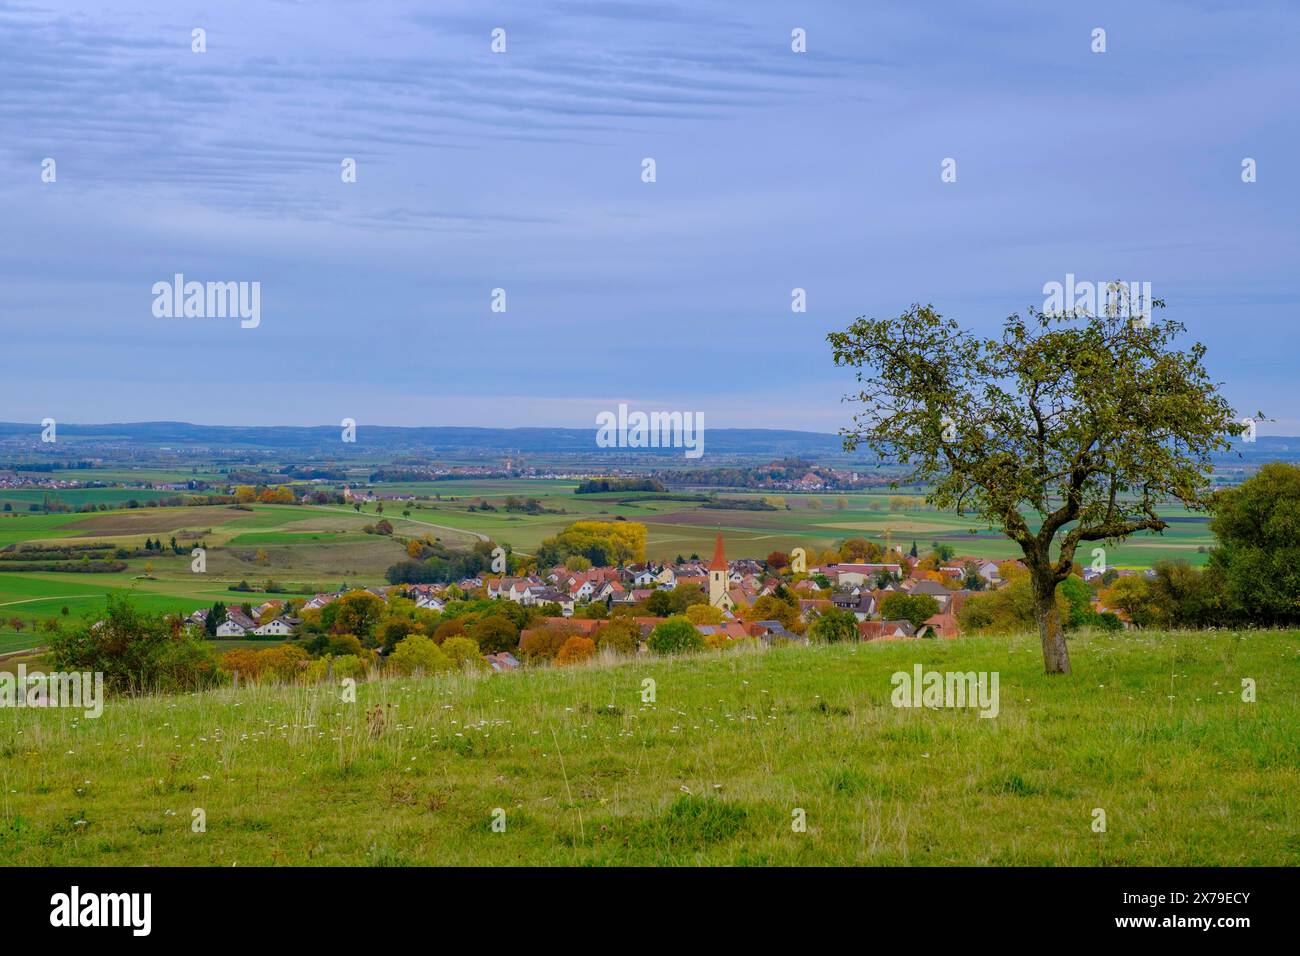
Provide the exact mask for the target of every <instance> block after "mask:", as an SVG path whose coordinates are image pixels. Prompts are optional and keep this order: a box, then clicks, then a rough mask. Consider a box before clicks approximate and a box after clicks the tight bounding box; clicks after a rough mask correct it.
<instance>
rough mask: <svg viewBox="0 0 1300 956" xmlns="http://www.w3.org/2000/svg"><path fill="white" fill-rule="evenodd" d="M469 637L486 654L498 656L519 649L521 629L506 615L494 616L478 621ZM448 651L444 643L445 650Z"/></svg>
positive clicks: (470, 630) (471, 629) (470, 631)
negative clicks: (503, 652)
mask: <svg viewBox="0 0 1300 956" xmlns="http://www.w3.org/2000/svg"><path fill="white" fill-rule="evenodd" d="M469 636H470V637H472V638H473V639H474V641H475V642H476V643H477V645H478V647H479V649H480V650H481V651H482V652H483V653H484V654H498V653H500V652H502V651H513V650H516V649H517V648H518V647H519V628H517V627H515V625H514V622H513V621H511V620H510V618H508V617H506V616H505V615H504V614H492V615H489V616H487V617H484V618H482V619H481V620H479V621H476V622H475V623H474V625H473V626H472V627H471V628H470V629H469ZM446 649H447V648H446V644H445V643H444V644H443V650H446Z"/></svg>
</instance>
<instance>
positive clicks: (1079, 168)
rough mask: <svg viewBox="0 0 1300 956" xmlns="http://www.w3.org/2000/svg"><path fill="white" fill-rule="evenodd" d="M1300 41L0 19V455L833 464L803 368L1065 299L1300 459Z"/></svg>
mask: <svg viewBox="0 0 1300 956" xmlns="http://www.w3.org/2000/svg"><path fill="white" fill-rule="evenodd" d="M1097 28H1101V29H1103V30H1105V46H1106V49H1105V52H1102V53H1098V52H1093V46H1094V38H1093V32H1094V30H1095V29H1097ZM195 29H202V30H203V31H205V40H206V51H205V52H194V49H193V46H194V42H195V41H194V39H193V36H194V35H193V31H194V30H195ZM496 29H500V30H504V31H505V33H504V38H505V51H504V52H494V51H493V49H492V43H493V36H492V34H493V31H494V30H496ZM795 29H800V30H803V31H804V35H805V36H806V52H802V53H797V52H795V51H794V50H793V49H792V39H791V37H792V31H793V30H795ZM1298 35H1300V6H1297V5H1296V4H1294V3H1287V2H1276V3H1274V2H1253V3H1252V2H1231V3H1229V2H1223V3H1218V2H1168V0H1153V2H1144V3H1142V4H1134V3H1130V2H1118V3H1106V2H1088V3H1056V2H1053V3H1040V2H1027V0H1026V2H1016V3H1010V2H1007V3H997V2H988V3H979V4H975V3H969V2H966V0H961V2H928V3H916V2H914V0H912V2H900V3H890V2H872V3H849V2H803V3H798V4H793V3H789V2H768V0H746V2H744V3H738V2H726V3H718V2H711V0H690V2H683V3H667V2H665V3H653V2H648V0H626V2H624V0H604V2H597V0H563V2H559V0H557V2H547V0H527V2H510V3H506V2H495V0H438V2H424V3H416V2H384V0H376V2H369V3H362V2H357V0H348V2H332V0H313V2H291V0H255V2H250V0H223V2H220V3H216V2H207V3H191V2H187V0H125V2H114V0H105V2H97V3H94V4H70V3H63V2H42V0H30V2H28V0H20V2H9V0H0V283H2V285H3V293H0V420H2V421H28V420H30V421H33V422H38V421H40V420H41V419H43V418H45V417H52V418H54V419H56V420H57V421H59V422H76V423H92V422H119V421H142V420H151V421H156V420H180V421H191V422H196V423H202V424H229V425H274V424H283V425H310V424H332V423H336V422H338V421H340V420H341V419H342V418H343V417H351V418H353V419H355V420H357V421H358V422H361V423H367V422H368V423H373V424H386V425H475V426H501V427H514V426H529V425H551V426H588V427H590V426H592V425H593V422H594V419H595V416H596V415H597V414H598V413H599V412H600V411H603V410H609V409H614V408H617V405H618V403H620V402H627V403H629V404H630V405H631V406H632V407H634V408H641V409H646V410H652V409H654V410H668V411H674V410H680V411H689V412H701V413H703V415H704V419H705V422H706V425H707V426H709V427H733V426H734V427H773V428H801V429H809V430H814V431H827V432H832V431H835V430H837V429H838V428H839V427H841V426H843V425H846V424H848V421H849V418H850V416H851V414H852V411H853V409H852V406H850V405H845V404H844V403H843V402H842V401H841V399H842V397H843V396H844V394H845V393H846V392H848V391H851V390H852V386H853V380H852V375H851V373H850V372H848V371H846V370H844V369H837V368H835V367H834V365H833V363H832V361H831V356H830V350H829V347H828V346H827V343H826V341H825V336H826V333H827V332H829V331H831V330H834V329H841V328H844V327H846V326H847V325H848V324H849V323H850V322H851V321H852V320H853V319H854V318H855V317H857V316H860V315H867V316H873V317H886V316H892V315H897V314H899V313H901V312H903V311H905V310H906V309H907V308H908V307H909V305H911V304H912V303H914V302H920V303H929V304H932V305H933V306H934V307H935V308H936V309H937V310H938V311H940V312H941V313H943V314H944V315H947V316H951V317H953V318H956V319H957V320H958V321H960V322H961V323H962V324H963V325H964V326H966V327H968V328H970V329H972V330H975V331H977V332H982V333H986V334H991V333H993V332H994V331H995V330H996V329H997V328H998V327H999V326H1000V324H1001V321H1002V320H1003V319H1004V318H1005V317H1006V316H1007V315H1008V314H1010V313H1013V312H1020V313H1022V314H1023V312H1024V311H1025V310H1026V308H1027V307H1029V306H1035V307H1041V306H1042V305H1043V300H1044V295H1043V286H1044V284H1045V283H1048V282H1053V281H1056V282H1064V281H1065V276H1066V275H1067V273H1072V274H1074V275H1075V276H1076V278H1077V280H1079V281H1083V280H1089V281H1099V282H1105V281H1108V280H1111V279H1116V278H1119V279H1124V280H1127V281H1147V282H1150V283H1151V286H1152V291H1153V294H1154V295H1155V296H1156V297H1157V298H1161V299H1164V300H1165V301H1166V303H1167V304H1168V308H1167V310H1166V312H1165V313H1164V315H1165V317H1167V318H1175V319H1177V320H1179V321H1181V322H1183V323H1184V324H1185V325H1186V326H1187V328H1188V337H1189V338H1188V341H1190V340H1192V339H1195V340H1197V341H1201V342H1204V343H1205V345H1206V346H1207V347H1208V353H1207V358H1206V363H1207V365H1208V367H1209V369H1210V372H1211V374H1212V376H1213V377H1214V378H1215V379H1216V380H1218V381H1220V382H1222V383H1223V391H1224V394H1225V395H1226V396H1227V398H1228V399H1229V400H1230V401H1231V402H1232V403H1233V404H1234V406H1235V407H1236V408H1237V409H1238V411H1239V412H1240V413H1242V414H1253V413H1254V412H1255V411H1257V410H1262V411H1263V412H1264V413H1265V414H1266V415H1267V417H1269V418H1270V419H1274V421H1271V422H1267V423H1265V424H1262V425H1261V426H1260V427H1259V433H1260V434H1265V435H1267V434H1285V435H1294V434H1300V389H1297V388H1296V387H1295V385H1296V381H1297V374H1296V363H1297V358H1300V321H1298V320H1300V306H1298V303H1300V230H1297V228H1296V227H1297V222H1300V215H1298V213H1300V208H1298V207H1300V203H1298V202H1297V200H1298V199H1300V189H1298V188H1297V184H1296V169H1297V164H1298V163H1300V124H1298V123H1297V112H1296V103H1297V102H1300V67H1297V65H1296V58H1295V52H1294V43H1295V38H1296V37H1297V36H1298ZM1248 157H1249V158H1251V159H1254V160H1255V164H1256V176H1257V179H1256V181H1255V182H1252V183H1245V182H1243V181H1242V161H1243V159H1245V158H1248ZM346 158H351V159H354V160H355V162H356V181H355V182H344V181H343V176H342V175H341V169H342V166H341V164H342V163H343V161H344V160H345V159H346ZM647 158H651V159H653V160H654V163H655V181H654V182H644V181H643V161H644V160H645V159H647ZM949 158H951V159H953V160H955V161H956V181H954V182H943V181H942V179H941V175H940V174H941V164H942V163H943V161H944V160H945V159H949ZM46 159H53V160H54V161H55V165H54V173H55V176H54V181H53V182H46V181H43V170H44V169H45V168H46V167H45V166H44V161H45V160H46ZM176 273H181V274H183V275H184V276H185V277H186V279H187V280H197V281H204V282H206V281H237V282H250V283H251V282H258V283H260V294H261V310H260V323H259V324H258V325H257V326H256V327H255V328H242V327H241V324H240V323H239V321H238V320H233V319H229V318H197V317H188V318H186V317H170V318H168V317H159V316H157V315H155V314H154V308H153V306H154V293H153V291H152V290H153V286H154V284H155V283H157V282H160V281H165V282H170V281H171V280H172V277H173V276H174V275H175V274H176ZM795 288H802V289H804V290H806V298H807V311H806V312H802V313H798V312H793V311H792V309H791V294H792V290H793V289H795ZM494 289H504V290H505V304H506V308H505V311H504V312H494V311H492V308H491V306H492V295H493V290H494Z"/></svg>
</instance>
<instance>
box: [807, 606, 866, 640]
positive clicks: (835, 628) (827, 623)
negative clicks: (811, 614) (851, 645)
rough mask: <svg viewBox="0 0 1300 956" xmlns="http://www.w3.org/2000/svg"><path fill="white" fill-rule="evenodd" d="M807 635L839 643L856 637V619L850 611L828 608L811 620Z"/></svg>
mask: <svg viewBox="0 0 1300 956" xmlns="http://www.w3.org/2000/svg"><path fill="white" fill-rule="evenodd" d="M808 633H809V635H810V636H811V637H812V639H813V640H815V641H822V642H824V643H826V644H839V643H842V642H845V641H856V640H857V639H858V619H857V617H856V616H855V615H854V613H853V612H852V611H844V610H841V609H840V608H837V607H835V608H830V609H829V610H827V611H825V612H823V613H822V614H821V615H820V616H818V618H817V619H816V620H815V621H813V622H812V627H811V628H809V631H808Z"/></svg>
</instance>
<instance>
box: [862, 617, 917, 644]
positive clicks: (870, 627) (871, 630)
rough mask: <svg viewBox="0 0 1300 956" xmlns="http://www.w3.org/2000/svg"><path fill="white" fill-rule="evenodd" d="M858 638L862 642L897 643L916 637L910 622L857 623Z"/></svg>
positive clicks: (914, 629)
mask: <svg viewBox="0 0 1300 956" xmlns="http://www.w3.org/2000/svg"><path fill="white" fill-rule="evenodd" d="M858 637H859V638H861V639H862V640H864V641H899V640H903V639H905V638H909V637H916V628H914V627H913V626H912V622H911V621H859V622H858Z"/></svg>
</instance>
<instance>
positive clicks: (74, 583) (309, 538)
mask: <svg viewBox="0 0 1300 956" xmlns="http://www.w3.org/2000/svg"><path fill="white" fill-rule="evenodd" d="M575 485H576V482H573V481H563V480H537V481H522V480H503V481H487V480H475V481H438V482H425V483H409V484H402V485H392V486H382V491H383V493H384V494H385V495H397V494H402V495H413V496H419V497H420V500H416V501H398V500H392V499H388V500H381V501H374V502H368V503H365V504H363V505H361V506H360V508H359V510H358V509H356V508H353V507H346V506H342V505H319V506H313V505H269V504H254V505H246V506H240V507H238V508H236V507H232V506H227V505H213V506H195V507H173V508H166V507H150V508H144V507H140V508H133V509H125V508H118V509H113V510H107V511H97V512H93V513H89V514H83V513H64V514H35V513H23V512H10V513H6V514H4V515H2V516H0V547H5V546H7V545H22V544H31V543H39V542H45V543H47V544H51V543H55V542H57V543H60V544H66V545H74V544H88V543H102V544H110V545H113V546H114V547H130V548H139V547H141V546H142V545H143V542H144V540H145V539H146V538H150V537H152V538H158V539H160V540H162V541H165V542H167V543H168V544H169V545H170V540H171V539H172V538H173V537H174V538H175V539H176V541H177V546H178V549H179V550H180V552H181V553H179V554H175V553H173V552H172V551H171V550H170V546H169V547H168V549H167V550H165V551H162V552H161V553H159V554H157V555H156V556H150V557H149V558H147V559H144V558H139V557H133V558H131V559H129V560H128V561H127V565H128V567H127V569H126V570H125V571H121V572H116V573H98V574H87V573H66V572H61V571H42V572H0V648H2V647H5V646H10V645H14V644H15V641H16V643H17V645H22V644H23V641H22V640H21V638H22V634H21V633H15V632H14V630H13V628H12V627H11V626H10V624H9V619H10V618H11V617H13V616H14V615H18V616H19V617H20V618H26V619H41V618H46V617H53V616H56V615H62V613H63V609H64V608H65V607H66V608H67V609H68V613H69V614H73V615H76V614H81V613H83V612H91V611H95V610H98V609H99V608H102V607H103V602H104V596H105V595H106V594H109V593H114V594H121V593H129V594H131V595H132V596H133V598H134V599H136V600H137V601H138V602H139V603H140V604H141V606H142V607H144V608H146V609H148V610H151V611H182V612H186V613H188V612H189V611H191V610H193V609H194V608H196V607H200V606H205V605H210V604H211V603H212V602H213V601H216V600H226V601H229V600H233V599H247V598H241V596H240V595H238V594H235V593H234V592H231V591H230V590H229V588H230V586H231V585H234V584H238V583H239V582H241V581H247V582H249V584H250V585H252V586H253V587H254V588H255V589H259V590H260V589H261V586H262V585H263V584H264V583H265V582H266V581H267V580H271V581H273V582H275V584H276V585H277V586H278V587H281V588H283V589H284V590H285V593H288V594H304V593H310V592H312V591H314V590H325V589H333V588H336V587H337V586H338V585H339V584H340V583H342V582H347V583H348V584H361V585H369V584H380V583H383V581H384V572H385V570H386V569H387V568H388V567H389V566H390V565H392V564H394V563H395V562H397V561H399V560H402V559H403V558H404V557H405V551H404V548H403V546H402V543H401V540H400V539H402V538H406V537H423V536H425V535H430V536H432V537H435V538H438V539H441V541H442V542H443V543H444V544H446V545H448V546H450V547H466V546H468V545H470V544H472V543H473V542H474V541H476V540H479V539H481V538H482V537H487V538H490V539H492V540H493V541H495V542H498V543H501V544H504V545H507V546H509V547H510V548H511V549H513V550H515V551H518V552H522V553H524V554H530V553H533V552H534V551H535V550H536V548H537V547H538V546H539V545H540V544H541V542H542V541H543V540H544V539H545V538H547V537H548V536H551V535H554V534H556V533H557V532H559V531H560V530H562V529H563V528H564V527H566V526H567V525H569V524H570V523H572V522H574V521H577V520H582V519H596V520H604V521H610V520H617V519H619V518H622V519H625V520H628V521H638V522H642V523H644V524H645V525H646V528H647V530H648V543H647V557H648V558H650V559H652V560H663V561H671V560H673V559H674V558H675V557H677V556H678V555H682V556H685V557H689V556H691V555H692V554H707V553H708V552H709V550H710V549H711V547H712V540H713V535H714V532H715V530H721V531H722V532H723V534H724V535H725V536H726V540H727V547H728V553H729V554H730V555H731V556H732V557H756V558H762V557H763V556H765V555H766V554H768V553H769V552H771V551H773V550H780V551H789V550H790V549H791V548H794V547H803V548H805V549H807V550H808V551H809V552H810V553H815V552H817V551H819V550H822V549H824V548H827V547H830V546H831V545H832V544H834V543H835V542H836V541H839V540H842V539H844V538H847V537H865V538H868V539H870V540H872V541H875V542H877V543H880V544H883V543H884V542H885V541H886V538H888V540H889V541H890V542H891V543H892V544H895V545H900V546H902V547H903V548H905V549H906V548H910V546H911V544H912V542H913V541H915V542H916V543H917V544H918V547H919V548H921V549H922V550H924V549H926V548H928V546H929V544H930V543H931V542H933V541H941V542H946V543H948V544H950V545H951V546H952V547H953V548H954V549H955V551H956V552H957V553H958V554H959V555H961V554H970V555H978V556H981V557H989V558H994V559H1002V558H1009V557H1013V556H1015V555H1016V553H1017V552H1016V549H1015V546H1014V545H1013V544H1012V543H1011V542H1009V541H1008V540H1007V539H1005V538H1004V537H1002V536H1001V535H1000V534H998V533H996V532H994V531H990V530H988V529H980V528H976V529H974V533H972V528H971V524H970V522H969V520H968V519H964V518H962V517H961V516H958V515H956V514H952V513H946V512H941V511H936V510H933V509H930V508H928V507H918V504H919V502H920V498H919V496H918V495H916V494H913V495H909V496H908V497H907V504H906V506H905V507H900V503H899V502H898V501H895V502H893V503H892V505H891V495H889V494H883V493H882V494H865V493H864V494H842V495H837V494H821V495H797V494H790V495H785V496H783V497H782V498H781V499H780V500H781V502H782V507H780V508H779V509H778V510H771V511H748V510H730V509H716V508H705V507H703V503H702V502H701V501H700V500H694V499H696V498H697V496H691V495H681V494H677V495H656V494H653V493H641V492H637V493H608V494H591V495H575V494H574V493H573V488H574V487H575ZM510 496H514V497H516V498H536V499H537V500H538V502H539V505H540V509H541V510H540V512H538V513H527V512H522V511H507V510H505V503H506V499H507V498H508V497H510ZM725 497H726V498H729V499H736V500H742V501H744V500H750V501H757V500H759V499H760V498H761V496H759V495H755V494H744V493H739V492H737V493H727V494H726V495H725ZM485 503H486V504H487V505H488V506H489V508H490V509H495V510H483V508H482V506H483V504H485ZM381 508H382V511H381ZM891 508H892V509H894V510H891ZM380 518H384V519H387V520H389V521H390V522H391V523H392V524H393V531H394V533H393V536H392V537H386V536H383V535H375V534H367V533H366V532H365V531H364V528H365V526H367V525H373V524H374V523H376V522H377V521H378V520H379V519H380ZM1168 518H1169V520H1170V528H1169V530H1168V531H1167V532H1166V533H1165V534H1164V535H1138V536H1134V537H1133V538H1131V539H1129V540H1128V541H1126V542H1124V543H1123V544H1121V545H1119V546H1117V547H1114V548H1110V549H1108V553H1107V561H1108V563H1109V564H1111V565H1115V566H1119V567H1125V566H1132V567H1141V566H1149V565H1151V564H1153V563H1154V562H1155V561H1156V560H1158V559H1159V558H1162V557H1175V558H1181V559H1185V560H1187V561H1189V562H1190V563H1192V564H1195V565H1199V564H1202V563H1203V562H1204V560H1205V554H1204V549H1206V548H1208V547H1209V546H1210V545H1212V544H1213V538H1212V536H1211V534H1210V532H1209V530H1208V527H1207V524H1206V522H1205V519H1204V516H1201V515H1190V514H1187V513H1186V512H1182V511H1179V510H1172V511H1170V512H1169V514H1168ZM200 542H202V543H204V544H206V546H207V548H208V552H207V570H206V572H205V573H203V574H195V573H193V572H192V571H191V564H190V549H191V548H192V547H193V546H195V545H197V544H198V543H200ZM146 564H147V565H148V566H149V568H148V569H147V570H146V567H145V566H146ZM26 633H27V634H28V636H29V637H30V636H31V634H32V632H31V630H30V629H29V630H28V631H27V632H26Z"/></svg>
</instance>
